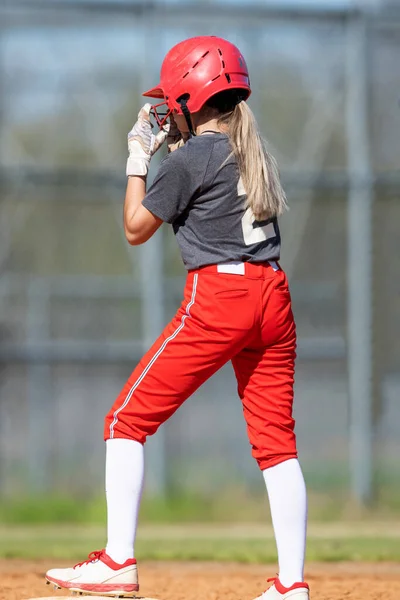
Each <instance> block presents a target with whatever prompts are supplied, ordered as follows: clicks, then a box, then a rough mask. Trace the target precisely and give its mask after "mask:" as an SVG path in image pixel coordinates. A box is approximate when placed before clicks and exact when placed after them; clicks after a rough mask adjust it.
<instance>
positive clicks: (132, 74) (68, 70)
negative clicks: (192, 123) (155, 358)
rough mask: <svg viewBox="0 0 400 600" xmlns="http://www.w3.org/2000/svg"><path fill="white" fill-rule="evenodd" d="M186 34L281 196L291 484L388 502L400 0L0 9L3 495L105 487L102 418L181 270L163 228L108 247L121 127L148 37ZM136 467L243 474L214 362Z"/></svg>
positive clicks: (399, 241)
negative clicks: (214, 45)
mask: <svg viewBox="0 0 400 600" xmlns="http://www.w3.org/2000/svg"><path fill="white" fill-rule="evenodd" d="M205 4H207V5H208V6H207V7H205V6H204V5H205ZM321 6H322V3H321ZM199 34H217V35H220V36H223V37H227V38H228V39H230V40H232V41H233V42H234V43H236V44H237V45H238V46H239V47H240V48H241V50H242V51H243V53H244V55H245V56H246V59H247V60H248V65H249V68H250V74H251V80H252V87H253V90H254V91H253V95H252V97H251V102H250V103H251V105H252V107H253V109H254V111H255V113H256V116H257V118H258V120H259V122H260V125H261V128H262V130H263V132H264V134H265V136H266V137H267V138H268V140H269V143H270V146H271V148H272V150H273V152H274V154H275V156H276V157H277V159H278V161H279V164H280V167H281V171H282V174H283V179H284V182H285V186H286V189H287V193H288V197H289V202H290V205H291V211H290V212H289V213H288V214H287V215H286V216H285V217H284V218H283V219H282V223H281V225H282V234H283V256H282V264H283V266H284V268H285V269H286V270H287V272H288V274H289V276H290V281H291V287H292V293H293V300H294V309H295V315H296V318H297V324H298V333H299V359H298V368H297V388H296V391H297V395H296V404H295V413H296V419H297V434H298V440H299V449H300V453H301V454H300V456H301V458H302V464H303V466H304V470H305V472H306V475H307V479H308V484H309V488H310V489H311V491H315V492H317V493H320V492H321V493H323V494H325V493H329V494H331V493H332V491H333V490H336V491H339V492H340V493H343V494H344V495H345V496H346V497H349V496H350V491H351V490H352V491H353V493H354V494H355V495H356V496H357V498H358V499H366V498H368V497H369V496H370V494H371V490H372V489H375V490H376V491H377V492H378V493H379V494H380V495H381V497H383V495H386V496H387V495H388V491H389V492H390V495H392V496H393V497H394V489H393V486H395V482H396V477H397V476H398V475H399V474H400V473H399V468H398V465H397V462H398V461H396V457H397V455H398V452H399V450H400V447H399V439H398V435H397V430H398V426H399V424H400V412H399V411H400V408H399V403H398V398H399V392H400V377H399V366H398V365H399V360H400V343H399V339H400V336H399V329H400V328H399V322H400V284H399V278H398V276H397V274H398V261H399V256H400V205H399V200H398V191H399V183H400V181H399V177H398V165H399V159H400V136H399V125H400V115H399V106H398V96H399V89H400V88H399V84H400V71H399V69H398V62H399V59H400V54H399V53H400V45H399V39H400V13H398V14H396V12H394V10H391V11H390V12H389V11H388V9H387V10H383V9H382V10H380V11H378V10H376V11H375V12H373V13H363V12H362V11H358V10H356V9H346V10H344V9H343V8H340V9H338V8H330V9H328V8H325V9H323V8H322V7H321V8H318V9H317V8H316V9H310V8H309V9H307V10H302V9H300V8H297V9H293V8H285V7H284V6H283V7H282V6H278V5H277V6H276V8H274V7H270V8H266V7H265V6H264V3H261V4H254V5H253V4H250V3H234V4H231V5H228V4H227V3H226V2H225V3H221V4H220V3H217V2H215V3H212V2H207V3H205V2H199V3H195V2H193V3H184V5H182V4H178V3H168V2H165V3H162V4H160V3H157V2H100V1H99V2H97V3H96V2H90V1H88V0H86V1H82V2H73V1H72V0H69V1H68V0H65V1H64V0H60V1H59V2H46V1H45V0H38V1H34V0H31V1H30V2H28V1H26V2H20V1H19V0H16V1H14V2H13V3H6V4H5V5H4V4H3V5H0V133H1V135H0V268H1V279H0V336H1V337H0V359H1V362H0V366H1V383H0V444H1V451H0V488H1V494H3V495H8V496H13V495H14V494H17V493H19V492H20V491H23V492H24V493H28V492H30V493H33V492H35V493H42V492H46V493H48V492H57V493H61V492H65V491H68V493H77V494H78V493H79V494H81V493H85V494H92V493H94V492H96V493H97V492H98V491H99V490H100V489H101V487H102V485H103V459H104V452H103V445H102V444H103V442H102V433H103V418H104V415H105V413H106V412H107V411H108V409H109V407H110V406H111V404H112V402H113V401H114V398H115V396H116V394H117V393H118V392H119V389H120V388H121V386H122V384H123V382H124V381H125V379H126V378H127V376H128V374H129V373H130V371H131V370H132V368H133V367H134V366H135V364H136V362H137V361H138V358H139V357H140V356H141V354H142V352H143V351H144V350H145V349H146V348H147V347H148V345H149V344H150V343H151V342H152V341H153V339H155V337H156V336H157V335H158V333H159V332H160V331H161V329H162V326H163V324H164V323H166V322H167V320H168V319H169V318H170V316H171V315H172V314H173V313H174V311H175V309H176V307H177V306H178V304H179V301H180V296H181V291H182V288H183V281H184V270H183V267H182V265H181V262H180V258H179V256H178V252H177V247H176V244H175V241H174V239H173V236H172V234H171V232H170V231H169V229H168V228H167V226H164V227H163V228H162V229H161V230H160V231H159V232H158V233H157V234H156V236H155V238H154V239H153V240H151V241H150V242H149V243H148V244H146V245H145V246H143V247H141V248H134V249H132V248H130V247H129V246H128V244H127V243H126V241H125V240H124V236H123V233H122V230H121V215H122V210H121V209H122V202H123V191H124V184H125V180H124V168H125V158H126V141H125V140H126V132H127V131H128V130H129V129H130V127H131V125H132V123H133V121H134V119H135V115H136V113H137V110H138V108H139V106H140V104H141V102H142V100H141V96H140V93H141V92H142V91H143V90H145V89H148V87H150V86H151V85H153V84H155V83H157V78H158V69H159V66H160V63H161V60H162V57H163V56H164V54H165V52H166V50H167V49H168V48H169V47H171V46H172V45H173V44H174V43H176V42H178V41H180V40H181V39H183V38H185V37H189V36H191V35H199ZM153 173H154V167H153ZM148 473H149V474H148V484H147V485H148V489H149V490H150V491H153V492H154V493H163V492H165V491H166V490H167V491H168V490H170V489H174V490H176V489H186V490H189V491H193V492H197V491H201V492H202V493H204V492H206V493H210V494H215V493H217V492H218V491H222V490H223V489H227V488H230V487H232V486H235V487H236V488H239V487H241V486H247V487H249V488H251V486H256V485H261V483H260V476H259V473H258V470H257V466H256V464H255V463H254V464H253V462H252V459H251V457H250V448H249V446H248V442H247V439H246V432H245V425H244V421H243V417H242V411H241V405H240V401H239V399H238V397H237V394H236V389H235V380H234V377H233V373H232V369H231V368H230V366H227V367H225V368H224V369H223V370H222V371H221V372H220V373H219V374H218V375H216V376H215V377H214V378H213V379H212V380H210V381H209V382H207V383H206V384H205V385H204V386H203V387H202V388H201V389H200V390H199V392H198V393H196V394H195V396H194V397H193V398H191V399H190V400H188V401H187V403H186V405H185V406H183V408H182V409H181V410H180V411H178V413H177V414H176V415H175V416H174V417H173V418H172V419H171V420H170V422H168V423H167V424H166V425H165V426H164V427H163V428H162V429H161V430H160V432H159V433H158V434H157V436H155V438H154V439H152V440H150V441H149V442H148Z"/></svg>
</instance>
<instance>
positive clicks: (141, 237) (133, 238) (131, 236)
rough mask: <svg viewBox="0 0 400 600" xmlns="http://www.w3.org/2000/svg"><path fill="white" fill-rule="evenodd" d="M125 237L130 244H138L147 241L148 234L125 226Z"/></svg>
mask: <svg viewBox="0 0 400 600" xmlns="http://www.w3.org/2000/svg"><path fill="white" fill-rule="evenodd" d="M125 237H126V239H127V242H128V244H130V245H131V246H140V244H144V242H147V240H148V239H149V237H150V236H148V235H146V234H145V233H144V232H143V231H138V230H131V229H128V228H126V227H125Z"/></svg>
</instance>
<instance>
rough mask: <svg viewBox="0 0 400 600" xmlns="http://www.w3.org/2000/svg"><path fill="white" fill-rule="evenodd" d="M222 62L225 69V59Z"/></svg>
mask: <svg viewBox="0 0 400 600" xmlns="http://www.w3.org/2000/svg"><path fill="white" fill-rule="evenodd" d="M221 62H222V68H223V69H225V61H224V60H221Z"/></svg>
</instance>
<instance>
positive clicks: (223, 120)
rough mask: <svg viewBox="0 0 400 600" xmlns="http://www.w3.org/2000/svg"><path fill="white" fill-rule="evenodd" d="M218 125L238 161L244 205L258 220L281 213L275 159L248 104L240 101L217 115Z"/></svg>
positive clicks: (282, 197)
mask: <svg viewBox="0 0 400 600" xmlns="http://www.w3.org/2000/svg"><path fill="white" fill-rule="evenodd" d="M219 124H220V125H221V126H222V127H223V128H224V129H225V130H226V131H227V133H228V136H229V139H230V142H231V145H232V151H233V154H234V156H235V157H236V160H237V164H238V167H239V174H240V177H241V179H242V183H243V187H244V189H245V190H246V196H247V199H246V207H250V209H251V210H252V212H253V215H254V217H255V219H256V220H257V221H263V220H266V219H270V218H272V217H278V216H280V215H281V214H282V213H283V212H284V211H285V210H286V209H287V208H288V205H287V202H286V195H285V192H284V190H283V188H282V185H281V181H280V177H279V171H278V166H277V163H276V160H275V159H274V157H273V156H272V155H271V154H270V153H269V152H268V151H267V149H266V147H265V144H264V142H263V139H262V137H261V135H260V132H259V130H258V126H257V122H256V120H255V117H254V115H253V113H252V111H251V109H250V107H249V106H248V104H247V103H246V102H240V103H239V104H237V105H236V106H235V108H234V109H233V111H232V112H230V113H228V114H225V115H223V116H221V117H220V119H219Z"/></svg>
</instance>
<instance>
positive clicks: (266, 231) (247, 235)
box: [238, 179, 276, 246]
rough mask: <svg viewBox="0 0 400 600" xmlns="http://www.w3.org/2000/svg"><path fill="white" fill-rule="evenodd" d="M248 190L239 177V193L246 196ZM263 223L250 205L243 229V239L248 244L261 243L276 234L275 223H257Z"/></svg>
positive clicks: (243, 222)
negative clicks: (257, 218)
mask: <svg viewBox="0 0 400 600" xmlns="http://www.w3.org/2000/svg"><path fill="white" fill-rule="evenodd" d="M245 194H246V191H245V189H244V187H243V183H242V180H241V179H239V183H238V195H239V196H244V195H245ZM258 223H261V222H260V221H257V220H256V219H255V218H254V214H253V211H252V210H251V208H250V207H249V208H248V209H247V210H246V212H245V213H244V215H243V217H242V231H243V239H244V243H245V244H246V246H251V245H252V244H259V243H260V242H265V241H266V240H269V239H270V238H273V237H275V236H276V233H275V227H274V224H273V223H271V222H269V223H266V224H265V225H261V224H259V225H257V224H258Z"/></svg>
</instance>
